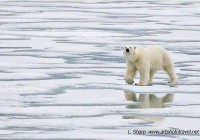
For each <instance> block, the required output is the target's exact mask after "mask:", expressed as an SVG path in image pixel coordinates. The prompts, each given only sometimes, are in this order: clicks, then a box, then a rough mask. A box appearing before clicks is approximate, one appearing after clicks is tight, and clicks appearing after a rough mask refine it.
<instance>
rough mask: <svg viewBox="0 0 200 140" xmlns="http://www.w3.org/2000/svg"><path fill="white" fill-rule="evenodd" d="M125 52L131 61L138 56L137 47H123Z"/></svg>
mask: <svg viewBox="0 0 200 140" xmlns="http://www.w3.org/2000/svg"><path fill="white" fill-rule="evenodd" d="M122 50H123V54H124V56H125V57H126V59H127V60H129V61H134V60H135V58H136V47H135V46H129V47H122Z"/></svg>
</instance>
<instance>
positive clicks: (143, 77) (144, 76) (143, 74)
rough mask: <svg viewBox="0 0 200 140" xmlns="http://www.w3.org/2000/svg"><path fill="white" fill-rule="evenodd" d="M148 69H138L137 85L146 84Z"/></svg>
mask: <svg viewBox="0 0 200 140" xmlns="http://www.w3.org/2000/svg"><path fill="white" fill-rule="evenodd" d="M149 78H150V77H149V71H148V70H141V71H140V82H139V83H138V84H136V85H139V86H144V85H148V81H149Z"/></svg>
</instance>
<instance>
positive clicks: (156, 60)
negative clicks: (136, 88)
mask: <svg viewBox="0 0 200 140" xmlns="http://www.w3.org/2000/svg"><path fill="white" fill-rule="evenodd" d="M127 48H128V49H129V50H130V51H129V52H126V49H127ZM123 53H124V55H125V57H126V64H127V70H126V74H125V80H126V82H127V83H128V84H132V83H133V82H134V81H133V78H134V77H135V75H136V72H137V71H139V73H140V82H139V84H138V85H148V84H152V80H153V76H154V74H155V72H156V71H158V70H164V71H166V73H167V74H168V75H169V78H170V80H169V82H170V83H175V82H176V81H177V75H176V73H175V71H174V64H173V62H172V59H171V57H170V55H169V53H168V52H167V51H166V50H165V49H164V48H161V47H158V46H152V47H146V48H143V47H138V46H137V47H134V46H131V47H123Z"/></svg>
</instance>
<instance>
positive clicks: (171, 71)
mask: <svg viewBox="0 0 200 140" xmlns="http://www.w3.org/2000/svg"><path fill="white" fill-rule="evenodd" d="M164 70H165V71H166V72H167V74H168V75H169V78H170V80H169V83H175V82H176V81H177V75H176V73H175V71H174V68H173V67H165V68H164Z"/></svg>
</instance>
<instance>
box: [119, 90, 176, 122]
mask: <svg viewBox="0 0 200 140" xmlns="http://www.w3.org/2000/svg"><path fill="white" fill-rule="evenodd" d="M124 95H125V98H126V100H128V101H134V102H138V103H139V104H136V105H127V106H126V107H127V108H128V109H139V108H164V103H168V102H172V101H173V99H174V94H164V95H163V96H161V97H158V96H157V95H156V94H139V96H138V97H137V96H136V94H135V93H134V92H131V91H124ZM123 118H124V119H141V120H146V121H151V122H157V121H161V120H163V119H164V118H163V117H152V116H151V117H149V116H123Z"/></svg>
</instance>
